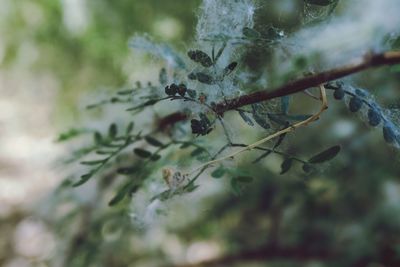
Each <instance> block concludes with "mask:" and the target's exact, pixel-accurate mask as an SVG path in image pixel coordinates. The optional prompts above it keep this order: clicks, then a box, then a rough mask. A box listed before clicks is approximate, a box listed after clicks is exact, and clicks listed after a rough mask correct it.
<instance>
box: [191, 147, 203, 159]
mask: <svg viewBox="0 0 400 267" xmlns="http://www.w3.org/2000/svg"><path fill="white" fill-rule="evenodd" d="M203 152H205V149H204V148H202V147H198V148H196V149H195V150H193V151H192V152H191V153H190V156H192V157H196V156H198V155H200V154H201V153H203Z"/></svg>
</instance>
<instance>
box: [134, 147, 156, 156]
mask: <svg viewBox="0 0 400 267" xmlns="http://www.w3.org/2000/svg"><path fill="white" fill-rule="evenodd" d="M133 152H134V153H135V154H136V155H137V156H139V157H141V158H150V157H151V155H152V154H151V152H149V151H147V150H144V149H141V148H135V149H134V150H133Z"/></svg>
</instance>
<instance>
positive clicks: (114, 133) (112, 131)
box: [108, 123, 118, 139]
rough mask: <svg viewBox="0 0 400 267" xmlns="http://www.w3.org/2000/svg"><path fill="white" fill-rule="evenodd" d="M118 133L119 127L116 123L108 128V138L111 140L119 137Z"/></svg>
mask: <svg viewBox="0 0 400 267" xmlns="http://www.w3.org/2000/svg"><path fill="white" fill-rule="evenodd" d="M117 133H118V128H117V125H116V124H115V123H112V124H111V125H110V127H109V128H108V136H109V137H110V138H111V139H114V138H115V137H116V136H117Z"/></svg>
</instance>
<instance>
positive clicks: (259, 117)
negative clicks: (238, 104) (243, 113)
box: [251, 104, 271, 129]
mask: <svg viewBox="0 0 400 267" xmlns="http://www.w3.org/2000/svg"><path fill="white" fill-rule="evenodd" d="M251 107H252V109H253V119H254V121H255V122H256V123H257V124H258V125H260V126H261V127H262V128H264V129H269V128H270V127H271V126H270V125H269V124H268V122H267V116H266V115H265V114H264V112H263V111H262V107H261V105H259V104H253V105H251Z"/></svg>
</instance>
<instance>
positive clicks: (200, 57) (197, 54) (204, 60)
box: [188, 50, 213, 68]
mask: <svg viewBox="0 0 400 267" xmlns="http://www.w3.org/2000/svg"><path fill="white" fill-rule="evenodd" d="M188 56H189V58H190V59H191V60H193V61H194V62H197V63H200V64H201V65H202V66H203V67H205V68H208V67H211V66H212V65H213V62H212V60H211V58H210V56H209V55H207V53H205V52H203V51H201V50H191V51H189V52H188Z"/></svg>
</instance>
